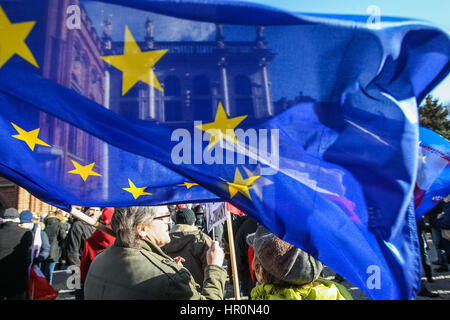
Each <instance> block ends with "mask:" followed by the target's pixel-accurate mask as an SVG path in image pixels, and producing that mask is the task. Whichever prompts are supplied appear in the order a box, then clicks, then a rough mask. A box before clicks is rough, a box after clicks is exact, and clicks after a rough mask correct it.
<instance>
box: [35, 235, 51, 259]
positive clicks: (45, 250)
mask: <svg viewBox="0 0 450 320" xmlns="http://www.w3.org/2000/svg"><path fill="white" fill-rule="evenodd" d="M41 240H42V244H41V250H40V251H39V256H38V257H37V261H38V262H44V261H45V259H47V257H48V255H49V254H50V242H49V241H48V236H47V233H46V232H45V231H44V230H41Z"/></svg>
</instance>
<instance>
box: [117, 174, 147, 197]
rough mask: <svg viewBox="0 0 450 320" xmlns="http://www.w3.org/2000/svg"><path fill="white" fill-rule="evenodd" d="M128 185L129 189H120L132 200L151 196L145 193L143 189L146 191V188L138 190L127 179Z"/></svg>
mask: <svg viewBox="0 0 450 320" xmlns="http://www.w3.org/2000/svg"><path fill="white" fill-rule="evenodd" d="M128 183H129V184H130V187H129V188H122V189H123V190H125V191H127V192H129V193H131V194H132V195H133V197H134V199H137V198H139V197H140V196H145V195H151V193H148V192H145V189H147V187H142V188H138V187H136V186H135V185H134V183H133V181H131V180H130V179H128Z"/></svg>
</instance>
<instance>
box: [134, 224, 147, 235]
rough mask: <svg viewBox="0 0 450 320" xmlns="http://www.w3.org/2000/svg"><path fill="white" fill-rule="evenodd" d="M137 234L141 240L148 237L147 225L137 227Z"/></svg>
mask: <svg viewBox="0 0 450 320" xmlns="http://www.w3.org/2000/svg"><path fill="white" fill-rule="evenodd" d="M136 233H137V235H138V236H139V237H140V238H145V236H147V229H146V225H145V224H143V223H138V224H137V225H136Z"/></svg>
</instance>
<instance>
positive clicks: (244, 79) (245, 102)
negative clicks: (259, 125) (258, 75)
mask: <svg viewBox="0 0 450 320" xmlns="http://www.w3.org/2000/svg"><path fill="white" fill-rule="evenodd" d="M234 97H235V99H234V102H235V105H234V108H232V109H233V110H234V111H233V116H241V115H253V114H254V105H253V93H252V83H251V80H250V78H249V77H248V76H246V75H238V76H236V77H235V78H234Z"/></svg>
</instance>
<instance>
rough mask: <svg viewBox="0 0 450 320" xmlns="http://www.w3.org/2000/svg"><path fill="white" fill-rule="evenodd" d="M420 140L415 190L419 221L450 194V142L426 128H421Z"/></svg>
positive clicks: (415, 203)
mask: <svg viewBox="0 0 450 320" xmlns="http://www.w3.org/2000/svg"><path fill="white" fill-rule="evenodd" d="M419 139H420V154H419V159H418V161H419V168H418V174H417V181H416V184H415V188H414V205H415V208H416V217H417V219H420V218H421V217H422V216H423V215H424V214H425V213H427V212H428V211H429V210H431V209H432V208H433V207H434V206H435V205H436V204H437V203H438V202H439V201H440V200H442V199H444V198H445V197H446V196H448V195H449V194H450V165H449V163H450V142H449V141H448V140H447V139H445V138H444V137H442V136H440V135H439V134H438V133H436V132H434V131H433V130H430V129H427V128H424V127H420V134H419Z"/></svg>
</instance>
